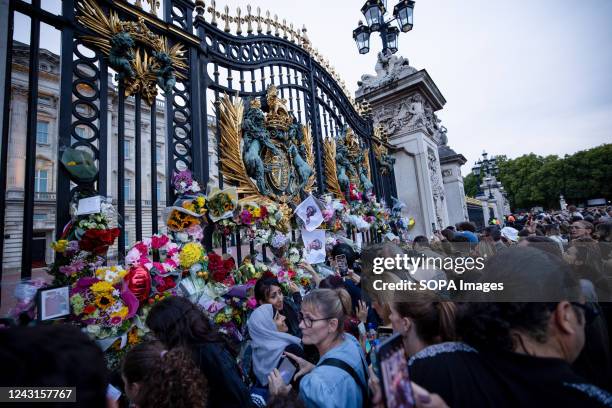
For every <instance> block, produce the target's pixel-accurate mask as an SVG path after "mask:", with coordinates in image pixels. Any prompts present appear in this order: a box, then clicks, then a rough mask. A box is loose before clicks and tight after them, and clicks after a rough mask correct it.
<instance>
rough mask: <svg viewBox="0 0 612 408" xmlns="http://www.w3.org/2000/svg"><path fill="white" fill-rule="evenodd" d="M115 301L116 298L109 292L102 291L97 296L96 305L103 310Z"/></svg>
mask: <svg viewBox="0 0 612 408" xmlns="http://www.w3.org/2000/svg"><path fill="white" fill-rule="evenodd" d="M114 303H115V299H113V297H112V296H111V295H110V294H108V293H101V294H99V295H98V296H96V306H98V307H99V308H100V309H102V310H106V309H107V308H109V307H111V306H112V305H113V304H114Z"/></svg>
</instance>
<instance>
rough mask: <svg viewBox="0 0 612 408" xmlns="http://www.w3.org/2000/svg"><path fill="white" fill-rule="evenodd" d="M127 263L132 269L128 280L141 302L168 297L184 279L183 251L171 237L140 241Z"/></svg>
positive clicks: (155, 236)
mask: <svg viewBox="0 0 612 408" xmlns="http://www.w3.org/2000/svg"><path fill="white" fill-rule="evenodd" d="M125 263H126V266H127V267H129V272H128V274H127V275H126V276H125V280H126V282H127V285H128V287H129V288H130V289H131V290H132V292H134V294H135V295H136V297H137V299H138V300H139V301H140V302H145V301H149V299H150V298H153V299H155V298H157V299H161V298H163V297H164V296H167V294H166V292H167V291H172V290H174V288H175V287H176V284H177V281H178V280H179V279H180V277H181V273H180V271H179V266H180V263H181V259H180V250H179V247H178V245H177V244H175V243H174V242H172V241H171V240H170V237H168V236H167V235H163V234H158V235H153V236H152V237H151V238H147V239H145V240H143V241H141V242H137V243H136V244H134V246H133V247H132V249H130V250H129V252H128V253H127V255H126V257H125ZM170 294H173V292H171V293H170ZM149 303H150V302H149Z"/></svg>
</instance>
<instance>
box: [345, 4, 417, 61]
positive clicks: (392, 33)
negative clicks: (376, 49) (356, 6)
mask: <svg viewBox="0 0 612 408" xmlns="http://www.w3.org/2000/svg"><path fill="white" fill-rule="evenodd" d="M361 12H362V13H363V15H364V17H365V19H366V24H367V25H364V24H363V22H361V21H359V25H358V26H357V28H356V29H354V30H353V38H354V39H355V42H356V43H357V49H358V50H359V53H360V54H367V53H368V52H369V51H370V34H371V33H373V32H375V31H378V32H379V33H380V38H381V40H382V45H383V49H382V52H383V54H395V53H396V52H397V49H398V47H397V39H398V36H399V33H400V31H401V32H403V33H407V32H408V31H410V30H412V26H413V24H414V22H413V21H414V14H413V13H414V1H412V0H400V1H399V2H398V3H397V4H396V5H395V7H393V18H392V19H390V20H387V21H385V13H386V12H387V0H367V1H366V2H365V4H364V5H363V7H361ZM394 21H396V22H397V27H394V26H392V25H391V23H393V22H394Z"/></svg>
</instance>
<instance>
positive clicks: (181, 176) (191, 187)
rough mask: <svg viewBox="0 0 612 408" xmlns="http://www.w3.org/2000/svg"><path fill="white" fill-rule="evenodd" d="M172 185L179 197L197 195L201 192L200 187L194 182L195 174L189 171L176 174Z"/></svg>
mask: <svg viewBox="0 0 612 408" xmlns="http://www.w3.org/2000/svg"><path fill="white" fill-rule="evenodd" d="M172 185H173V187H174V190H175V191H176V194H177V195H183V194H197V193H199V192H200V191H201V188H200V185H199V184H198V182H197V181H195V180H194V178H193V174H192V173H191V171H189V170H183V171H179V172H178V173H174V175H173V176H172Z"/></svg>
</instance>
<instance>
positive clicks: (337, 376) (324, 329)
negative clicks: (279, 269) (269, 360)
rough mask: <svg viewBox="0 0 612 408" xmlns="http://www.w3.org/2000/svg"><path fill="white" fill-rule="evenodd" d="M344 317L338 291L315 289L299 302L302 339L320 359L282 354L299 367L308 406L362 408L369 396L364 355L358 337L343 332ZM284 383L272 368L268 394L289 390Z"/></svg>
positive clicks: (301, 394)
mask: <svg viewBox="0 0 612 408" xmlns="http://www.w3.org/2000/svg"><path fill="white" fill-rule="evenodd" d="M345 316H346V311H345V310H344V308H343V305H342V301H341V299H340V297H339V295H338V293H336V292H335V291H333V290H331V289H315V290H313V291H312V292H310V293H308V294H307V295H306V296H305V297H304V300H303V301H302V307H301V316H300V327H301V328H302V333H303V341H304V344H313V345H315V346H316V347H317V349H318V351H319V354H320V355H321V358H320V360H319V362H318V363H317V365H314V364H311V363H309V362H308V361H306V360H304V359H303V358H300V357H298V356H295V355H293V354H291V353H285V354H286V355H287V356H288V357H289V358H291V359H292V360H293V361H294V362H295V363H296V364H297V365H298V366H299V371H298V372H297V373H296V377H297V378H299V377H302V376H303V378H302V380H301V381H300V387H299V390H300V391H299V397H300V399H301V400H302V401H303V402H304V403H305V404H306V406H307V407H318V408H327V407H330V408H331V407H343V408H361V407H362V406H364V405H366V404H365V403H366V402H367V398H369V396H368V390H367V368H366V362H365V356H364V354H363V351H362V350H361V346H360V344H359V342H358V341H357V339H355V337H353V336H351V335H350V334H347V333H344V329H343V328H344V319H345ZM283 384H284V382H283V379H282V377H281V376H280V373H279V372H278V370H275V371H274V372H273V373H272V374H271V375H270V377H269V389H270V393H271V394H272V395H274V394H279V393H282V394H285V393H288V392H289V391H290V390H291V387H289V386H284V385H283Z"/></svg>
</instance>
